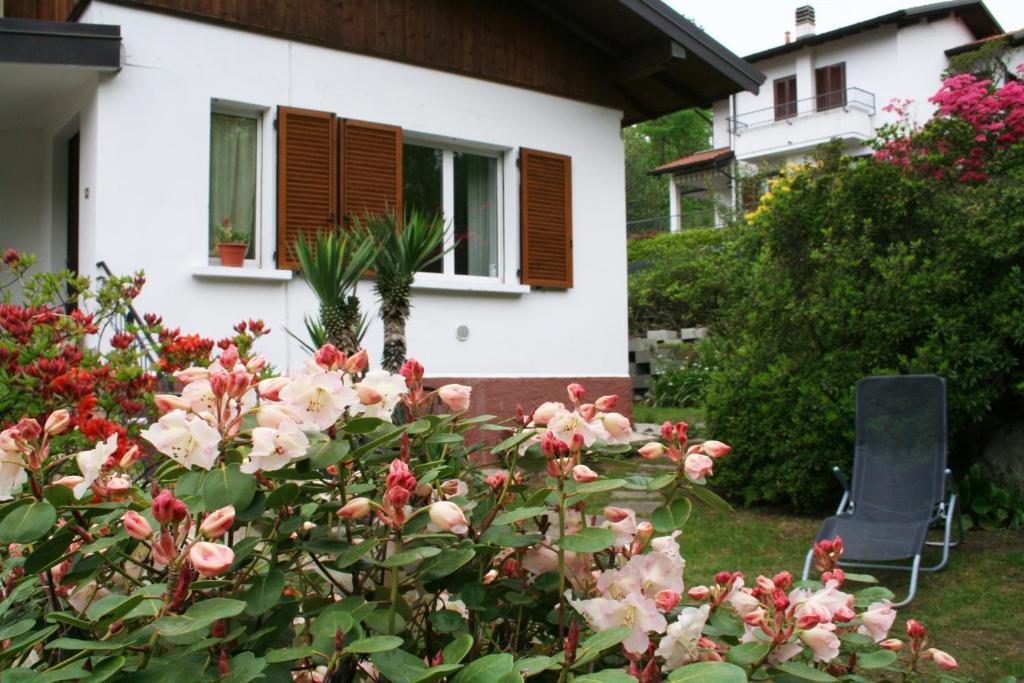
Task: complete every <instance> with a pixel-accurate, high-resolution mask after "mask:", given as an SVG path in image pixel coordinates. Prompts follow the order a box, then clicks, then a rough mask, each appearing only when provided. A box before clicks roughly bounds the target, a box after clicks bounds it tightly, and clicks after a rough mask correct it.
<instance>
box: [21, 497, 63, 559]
mask: <svg viewBox="0 0 1024 683" xmlns="http://www.w3.org/2000/svg"><path fill="white" fill-rule="evenodd" d="M61 488H62V489H64V490H65V491H66V490H67V488H66V487H64V486H62V487H61ZM73 540H74V534H73V533H71V530H70V529H68V530H67V531H65V530H63V529H62V530H61V531H58V532H57V533H55V534H54V535H53V537H52V538H48V539H46V540H45V541H43V542H42V543H40V544H38V545H36V547H35V549H34V550H33V551H32V552H31V554H29V556H28V557H27V558H25V564H23V565H22V567H24V569H25V573H26V574H38V573H40V572H44V571H46V570H47V569H49V568H50V567H52V566H54V565H55V564H58V563H59V562H60V561H61V558H62V557H63V556H64V553H66V552H67V550H68V546H70V545H71V541H73Z"/></svg>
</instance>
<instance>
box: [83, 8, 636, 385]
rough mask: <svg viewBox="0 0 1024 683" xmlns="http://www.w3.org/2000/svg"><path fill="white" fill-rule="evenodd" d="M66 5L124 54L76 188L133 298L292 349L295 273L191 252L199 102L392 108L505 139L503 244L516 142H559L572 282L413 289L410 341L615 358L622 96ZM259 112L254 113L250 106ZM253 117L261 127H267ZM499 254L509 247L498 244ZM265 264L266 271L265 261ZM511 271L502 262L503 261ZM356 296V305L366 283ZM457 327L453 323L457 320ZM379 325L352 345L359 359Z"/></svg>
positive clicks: (266, 233) (267, 170)
mask: <svg viewBox="0 0 1024 683" xmlns="http://www.w3.org/2000/svg"><path fill="white" fill-rule="evenodd" d="M82 21H87V22H93V23H104V24H119V25H120V26H121V30H122V35H123V36H124V48H123V49H124V60H123V61H124V68H123V70H122V71H121V72H120V73H119V74H118V75H117V76H116V77H114V78H111V79H109V80H107V81H106V82H104V83H102V84H101V85H100V88H99V91H98V101H97V111H98V119H99V128H98V130H99V133H98V138H97V139H98V142H99V152H98V156H97V175H96V178H95V180H93V181H92V183H91V186H92V191H93V196H92V198H91V199H90V202H91V206H92V209H93V210H95V212H96V221H97V225H98V230H97V234H96V239H95V251H96V254H95V256H96V258H99V259H103V260H105V261H106V262H107V263H108V264H110V266H111V268H112V269H114V270H115V271H120V272H127V271H131V270H134V269H136V268H144V269H145V271H146V275H147V278H148V280H149V282H150V285H149V286H148V287H147V288H146V289H145V291H144V292H143V294H142V296H141V297H140V299H139V309H140V312H147V311H153V312H158V313H160V314H162V315H163V316H164V318H165V320H166V321H167V322H168V323H171V324H172V325H180V326H181V327H182V329H183V330H188V331H197V332H200V333H202V334H205V335H210V336H213V337H218V338H219V337H221V336H226V335H228V334H230V333H231V326H232V324H233V323H235V322H236V321H239V320H242V319H246V318H262V319H264V320H265V321H266V322H267V323H268V325H269V326H270V327H271V328H273V329H274V332H273V334H271V335H270V336H269V337H268V338H266V339H265V340H263V341H261V343H260V346H259V350H260V351H262V352H263V353H265V354H266V355H268V356H269V358H270V359H271V360H272V361H273V362H274V363H275V364H277V365H279V366H295V365H297V364H299V363H300V362H302V361H303V359H304V358H305V354H304V352H302V351H301V349H300V348H299V346H298V345H297V344H296V343H295V342H293V341H291V340H290V339H289V338H288V335H287V334H286V332H285V328H288V329H290V330H292V331H294V332H296V333H298V334H300V335H304V328H303V325H302V318H303V315H305V314H313V313H315V310H316V306H315V299H314V297H313V296H312V294H311V293H310V291H309V289H308V287H307V286H306V284H305V283H304V282H303V281H302V280H301V279H299V278H295V279H292V280H290V281H287V282H282V281H251V280H250V281H235V280H227V279H221V280H218V279H209V278H206V279H200V278H197V277H195V276H194V275H195V273H196V272H197V270H199V269H202V268H203V267H204V266H206V265H207V253H208V252H207V250H208V238H207V233H208V227H207V226H208V220H209V219H208V212H209V208H208V206H209V205H208V182H209V179H208V178H209V175H208V173H209V171H208V169H209V135H210V128H209V119H210V107H211V100H213V99H215V98H220V99H224V100H231V101H236V102H241V103H246V104H250V105H255V106H258V107H264V108H266V109H267V115H268V116H272V115H273V110H274V108H276V107H277V106H278V105H289V106H293V107H303V108H309V109H319V110H324V111H331V112H335V113H337V114H338V115H339V116H343V117H350V118H355V119H363V120H368V121H375V122H380V123H388V124H395V125H399V126H402V127H403V128H404V129H405V130H406V134H407V135H409V134H412V133H425V134H430V135H435V136H441V137H447V138H451V139H455V140H462V141H470V142H479V143H486V144H488V145H494V146H499V147H501V148H504V149H506V150H507V154H506V163H505V167H504V168H505V173H506V176H509V174H512V175H511V177H509V178H508V179H507V180H506V183H505V188H506V193H505V197H504V199H505V205H506V212H505V223H504V229H505V230H506V231H509V232H508V235H507V239H506V242H505V243H506V247H507V248H508V249H509V250H510V251H512V252H515V248H516V245H517V239H518V237H517V233H518V207H517V204H518V196H517V193H516V189H517V187H518V182H517V181H516V179H515V177H514V173H515V165H514V163H513V161H514V158H515V152H516V151H517V150H518V148H519V147H531V148H535V149H541V150H546V151H552V152H558V153H562V154H568V155H570V156H571V157H572V175H573V207H572V209H573V224H574V257H573V258H574V282H575V285H574V287H573V288H572V289H571V290H568V291H528V292H526V293H521V294H514V293H513V294H501V295H498V294H467V293H465V292H444V293H437V292H428V291H420V292H417V293H416V296H415V298H414V301H413V304H414V309H413V315H412V319H411V321H410V324H409V349H410V353H411V354H412V355H414V356H415V357H416V358H417V359H419V360H420V361H421V362H423V363H424V365H425V366H426V367H427V369H428V371H429V372H430V373H431V374H433V375H447V376H456V377H474V376H479V377H483V376H487V377H502V376H510V377H544V376H549V377H550V376H558V377H564V376H580V377H587V376H593V377H625V376H627V351H626V340H627V326H626V286H625V281H626V262H625V248H624V239H625V228H624V225H625V199H624V164H623V149H622V143H621V141H620V137H619V126H620V117H621V113H620V112H618V111H615V110H612V109H608V108H604V107H598V106H593V105H589V104H584V103H580V102H576V101H573V100H569V99H564V98H559V97H553V96H548V95H544V94H539V93H535V92H532V91H528V90H523V89H518V88H513V87H508V86H503V85H499V84H495V83H491V82H487V81H483V80H477V79H472V78H467V77H462V76H456V75H452V74H448V73H442V72H439V71H434V70H430V69H425V68H419V67H413V66H409V65H404V64H400V63H397V62H391V61H387V60H382V59H375V58H371V57H365V56H360V55H356V54H351V53H345V52H340V51H335V50H330V49H325V48H320V47H315V46H311V45H307V44H302V43H297V42H290V41H287V40H282V39H277V38H271V37H267V36H262V35H258V34H256V33H249V32H243V31H238V30H233V29H227V28H222V27H217V26H214V25H211V24H206V23H200V22H196V21H189V20H185V19H178V18H174V17H170V16H168V15H166V14H159V13H155V12H147V11H141V10H132V9H128V8H124V7H120V6H115V5H109V4H104V3H102V2H93V3H91V4H90V5H89V6H88V8H87V10H86V12H85V15H84V16H83V17H82ZM267 120H268V121H269V119H267ZM268 131H269V134H267V133H268ZM264 132H265V135H264V144H263V155H262V162H263V174H262V187H261V196H260V212H261V214H262V231H263V232H262V234H263V238H262V248H263V251H264V260H265V261H267V262H268V263H269V252H270V250H271V249H272V248H273V241H274V237H273V236H274V227H275V226H274V221H275V204H276V201H275V197H276V188H275V184H274V180H275V173H274V172H273V169H274V167H275V166H274V164H275V153H274V142H275V141H274V139H273V133H272V130H270V129H269V126H265V127H264ZM515 258H516V257H515V256H513V263H514V261H515ZM278 274H279V273H278ZM510 279H512V280H515V278H514V276H513V277H511V278H510ZM360 295H361V299H362V301H363V304H364V307H369V308H370V309H371V310H373V308H374V307H373V299H372V294H371V293H370V291H369V289H368V287H361V288H360ZM459 325H466V326H468V328H469V338H468V340H467V341H464V342H459V341H456V328H457V327H458V326H459ZM381 337H382V335H381V328H380V324H379V321H377V322H375V323H374V324H373V325H372V327H371V329H370V332H369V334H368V336H367V340H366V341H367V346H368V348H369V349H370V351H371V354H372V355H373V356H374V358H375V359H376V358H377V357H379V353H380V348H381Z"/></svg>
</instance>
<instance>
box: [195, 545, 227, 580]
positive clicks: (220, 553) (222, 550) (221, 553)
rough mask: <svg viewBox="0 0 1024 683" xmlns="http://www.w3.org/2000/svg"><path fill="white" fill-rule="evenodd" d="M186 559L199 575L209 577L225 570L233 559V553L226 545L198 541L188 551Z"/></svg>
mask: <svg viewBox="0 0 1024 683" xmlns="http://www.w3.org/2000/svg"><path fill="white" fill-rule="evenodd" d="M188 559H189V561H190V562H191V563H192V566H193V567H195V569H196V571H197V572H199V574H200V575H202V576H205V577H206V578H210V577H213V576H217V575H218V574H223V573H224V572H226V571H227V570H228V567H230V566H231V564H232V563H233V562H234V561H235V553H234V551H232V550H231V548H229V547H227V546H226V545H221V544H220V543H210V542H208V541H199V542H198V543H196V544H194V545H193V546H192V549H191V550H189V551H188Z"/></svg>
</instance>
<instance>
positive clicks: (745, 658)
mask: <svg viewBox="0 0 1024 683" xmlns="http://www.w3.org/2000/svg"><path fill="white" fill-rule="evenodd" d="M770 651H771V645H769V644H768V643H758V642H750V643H740V644H739V645H737V646H736V647H733V648H730V649H729V652H728V653H726V655H725V659H726V660H727V661H729V662H732V663H733V664H736V665H737V666H750V665H751V664H754V663H755V662H760V661H761V660H762V659H764V658H765V657H767V656H768V653H769V652H770Z"/></svg>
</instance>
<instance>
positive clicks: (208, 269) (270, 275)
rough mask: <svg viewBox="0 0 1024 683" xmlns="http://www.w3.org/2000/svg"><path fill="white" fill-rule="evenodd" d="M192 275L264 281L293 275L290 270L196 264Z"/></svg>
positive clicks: (281, 280)
mask: <svg viewBox="0 0 1024 683" xmlns="http://www.w3.org/2000/svg"><path fill="white" fill-rule="evenodd" d="M192 277H194V278H197V279H200V280H249V281H253V280H255V281H264V282H287V281H288V280H291V279H292V277H294V273H292V271H290V270H277V269H274V268H258V267H255V266H243V267H241V268H235V267H232V266H197V267H194V268H192Z"/></svg>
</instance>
